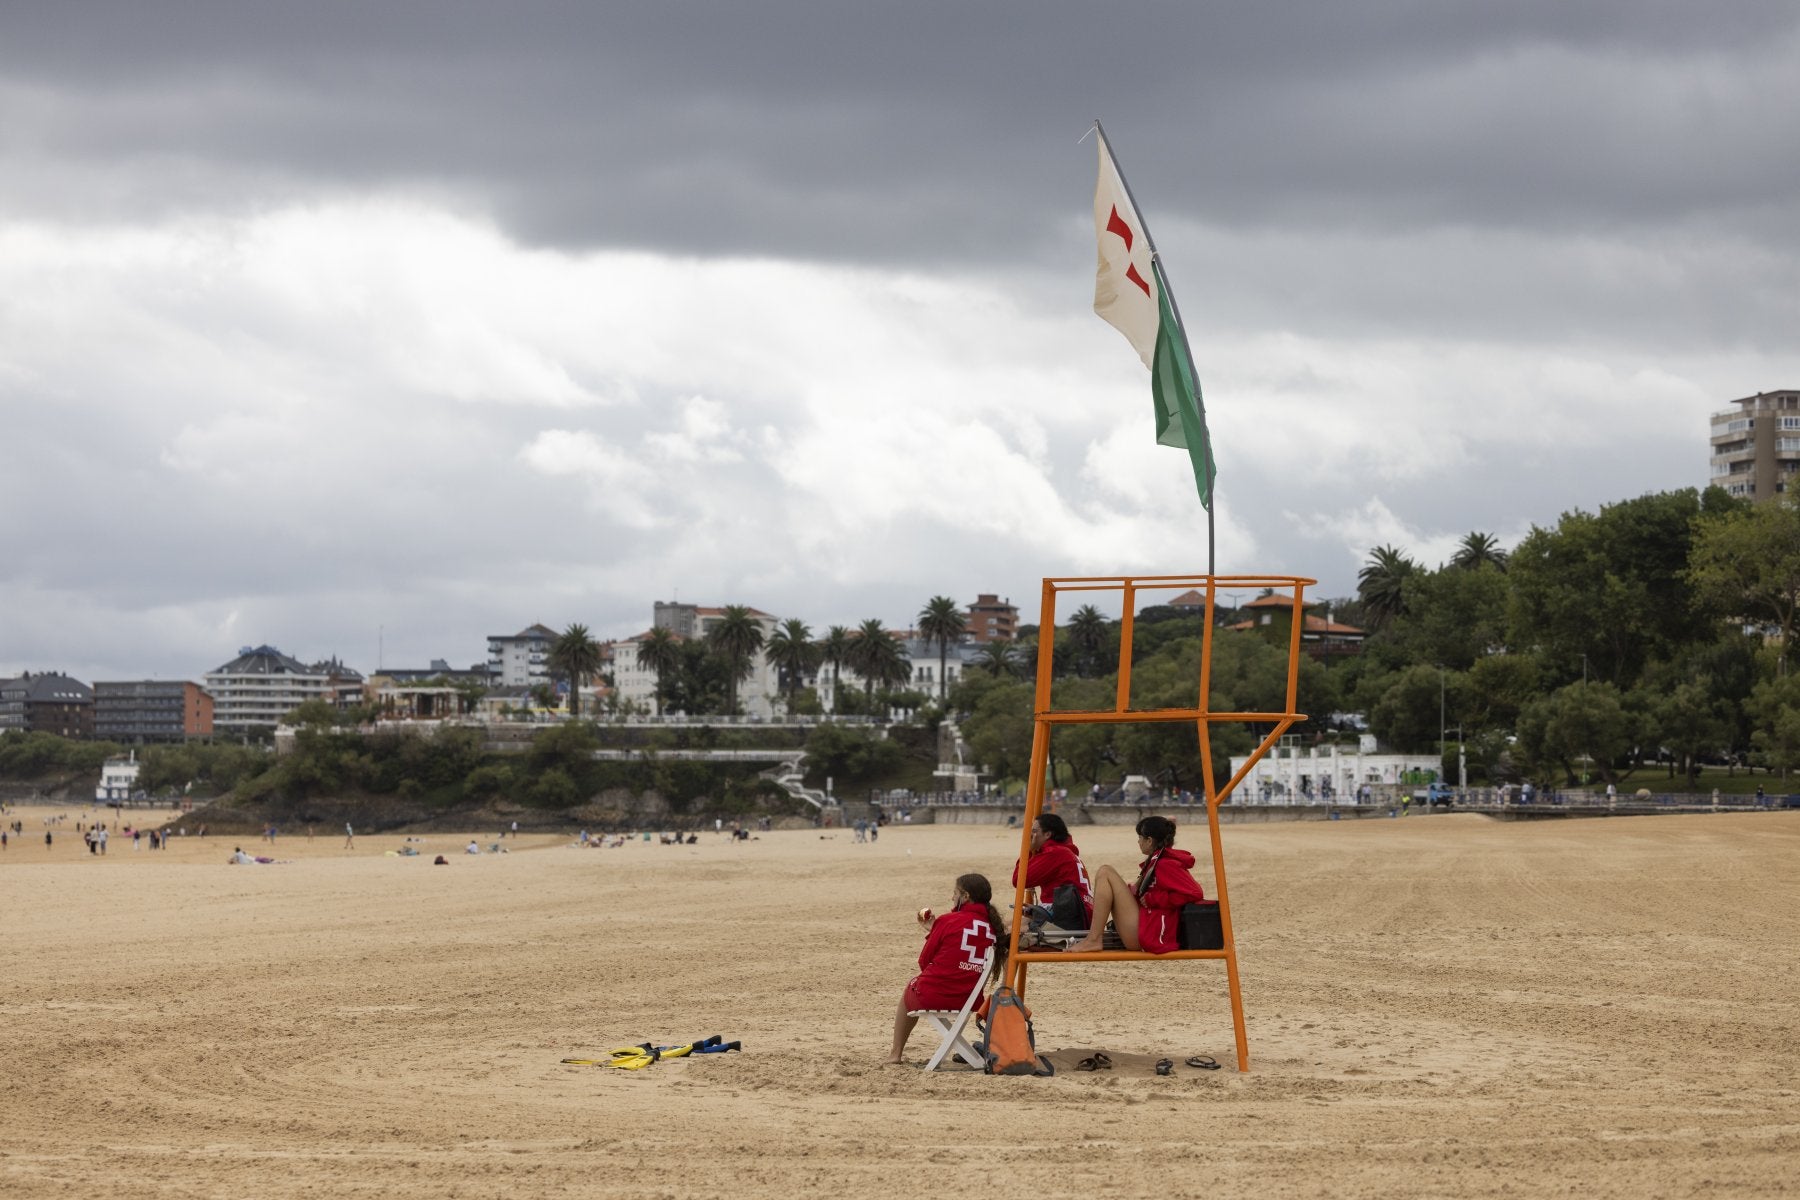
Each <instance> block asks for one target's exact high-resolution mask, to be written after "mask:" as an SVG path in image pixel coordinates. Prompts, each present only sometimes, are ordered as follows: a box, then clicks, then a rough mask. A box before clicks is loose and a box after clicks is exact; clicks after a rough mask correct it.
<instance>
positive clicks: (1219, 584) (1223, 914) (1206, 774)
mask: <svg viewBox="0 0 1800 1200" xmlns="http://www.w3.org/2000/svg"><path fill="white" fill-rule="evenodd" d="M1314 582H1315V581H1314V580H1311V579H1303V578H1300V577H1299V576H1288V575H1281V576H1277V575H1140V576H1111V577H1086V578H1061V579H1045V580H1044V592H1043V607H1042V616H1041V618H1040V619H1039V623H1038V661H1037V692H1036V699H1035V701H1034V703H1033V705H1032V708H1033V713H1034V725H1033V731H1032V741H1031V775H1030V778H1029V780H1028V781H1027V784H1026V790H1025V822H1024V831H1023V833H1022V835H1021V837H1020V842H1019V861H1020V862H1021V863H1022V862H1024V861H1025V860H1026V859H1027V858H1028V857H1029V856H1030V854H1031V823H1032V822H1033V821H1035V820H1036V819H1037V817H1038V814H1039V813H1040V812H1042V811H1043V809H1044V780H1045V777H1046V775H1047V774H1048V773H1049V772H1048V766H1049V760H1050V734H1051V731H1052V729H1053V728H1054V727H1055V726H1057V725H1075V724H1082V723H1088V722H1099V723H1105V724H1126V723H1129V722H1135V721H1192V722H1193V723H1194V726H1195V729H1196V731H1197V732H1198V734H1199V738H1200V770H1201V776H1202V778H1203V779H1204V780H1205V783H1206V823H1207V828H1208V831H1209V833H1210V834H1211V837H1212V863H1213V888H1214V891H1213V895H1214V896H1215V897H1216V898H1217V899H1218V902H1219V922H1220V924H1221V926H1222V927H1223V930H1224V935H1225V936H1224V948H1223V949H1220V950H1176V951H1172V952H1171V953H1168V954H1148V953H1145V952H1143V951H1137V950H1097V951H1093V952H1087V953H1079V954H1072V953H1066V952H1060V951H1042V950H1021V949H1019V927H1020V924H1021V922H1020V921H1018V920H1017V919H1015V920H1014V921H1013V928H1012V944H1011V947H1010V951H1011V953H1010V955H1009V957H1008V958H1007V968H1006V982H1007V983H1008V984H1010V985H1011V986H1012V987H1013V988H1014V989H1015V990H1017V991H1018V992H1020V993H1021V994H1023V992H1024V990H1025V976H1026V971H1027V969H1028V968H1029V967H1030V965H1031V964H1032V963H1066V962H1096V961H1106V962H1140V961H1150V962H1167V961H1169V960H1184V959H1223V960H1224V963H1225V975H1226V979H1227V980H1228V982H1229V984H1230V988H1231V1020H1232V1024H1233V1026H1234V1028H1235V1029H1236V1032H1237V1061H1238V1070H1240V1071H1247V1070H1249V1069H1250V1044H1249V1041H1248V1039H1247V1037H1246V1035H1245V1032H1244V1002H1243V993H1242V990H1241V988H1240V986H1239V981H1238V963H1237V940H1236V938H1235V936H1234V934H1233V931H1232V924H1231V896H1230V893H1229V892H1228V891H1227V890H1226V886H1225V848H1224V845H1223V843H1222V842H1221V841H1220V838H1219V805H1220V804H1222V803H1223V802H1224V801H1225V800H1226V798H1227V797H1229V796H1230V795H1231V792H1232V789H1233V788H1235V787H1237V785H1238V783H1239V782H1240V781H1242V779H1243V778H1244V776H1245V775H1246V774H1247V773H1248V772H1249V770H1250V768H1251V767H1252V766H1254V765H1255V764H1256V763H1257V761H1258V760H1260V759H1261V758H1262V757H1263V756H1264V755H1265V754H1267V753H1268V752H1269V750H1270V748H1271V747H1273V746H1274V745H1275V743H1276V742H1277V741H1278V740H1279V739H1280V738H1281V735H1282V734H1284V733H1286V732H1287V731H1288V729H1289V728H1290V727H1291V726H1292V725H1293V724H1294V722H1296V721H1303V720H1305V719H1306V714H1304V713H1299V712H1295V711H1294V704H1295V692H1296V688H1297V684H1298V679H1299V671H1300V631H1301V627H1302V625H1303V624H1304V617H1305V592H1306V589H1307V587H1309V586H1311V585H1312V584H1313V583H1314ZM1265 588H1266V589H1270V594H1271V595H1272V596H1274V597H1283V598H1286V599H1287V600H1288V602H1289V604H1290V605H1291V607H1289V609H1288V617H1289V620H1288V630H1287V692H1286V701H1285V709H1284V711H1282V712H1213V711H1211V704H1210V697H1211V694H1212V651H1213V638H1214V635H1215V632H1216V626H1215V623H1214V613H1215V608H1216V604H1217V599H1218V594H1219V593H1220V592H1221V591H1224V592H1226V593H1228V594H1229V593H1231V592H1236V591H1242V590H1249V589H1254V590H1256V591H1262V590H1263V589H1265ZM1187 589H1194V590H1197V591H1200V592H1201V593H1202V594H1204V596H1205V597H1206V606H1205V614H1206V622H1205V632H1204V634H1203V636H1202V641H1201V652H1200V678H1199V681H1198V684H1199V686H1198V691H1197V695H1196V702H1195V705H1194V707H1192V708H1169V709H1133V708H1132V707H1131V635H1132V625H1133V622H1134V619H1135V617H1136V611H1137V600H1138V596H1139V594H1140V593H1143V592H1160V591H1165V590H1168V591H1175V590H1187ZM1064 592H1118V593H1121V596H1122V600H1123V607H1124V615H1123V622H1122V624H1121V625H1120V628H1119V684H1118V691H1117V695H1116V698H1115V699H1114V702H1113V707H1112V708H1110V709H1101V710H1097V711H1094V710H1084V711H1057V710H1054V709H1052V708H1051V706H1050V685H1051V666H1052V663H1053V661H1054V655H1055V651H1056V637H1055V629H1056V600H1057V597H1058V596H1059V595H1061V594H1062V593H1064ZM1266 603H1267V602H1266V601H1265V605H1266ZM1264 611H1265V612H1267V611H1268V609H1267V608H1266V607H1265V609H1264ZM1239 722H1255V723H1258V724H1266V725H1269V726H1271V728H1270V730H1269V732H1268V733H1267V734H1266V735H1265V736H1264V737H1263V738H1262V740H1261V741H1260V742H1259V743H1258V744H1257V746H1256V749H1255V751H1254V752H1253V753H1252V754H1251V755H1250V758H1249V759H1248V761H1246V762H1245V763H1244V765H1243V766H1242V767H1240V768H1239V769H1238V771H1237V773H1236V774H1235V775H1233V776H1232V777H1231V778H1230V779H1228V780H1226V781H1225V783H1224V785H1223V786H1220V785H1219V783H1218V780H1217V779H1216V778H1215V775H1214V772H1213V762H1212V736H1211V729H1212V726H1214V725H1216V724H1220V723H1239ZM1018 876H1019V878H1018V883H1017V886H1016V888H1015V890H1014V895H1013V912H1014V913H1015V914H1017V913H1019V912H1021V911H1023V909H1024V905H1025V890H1026V889H1025V872H1023V871H1020V872H1019V873H1018Z"/></svg>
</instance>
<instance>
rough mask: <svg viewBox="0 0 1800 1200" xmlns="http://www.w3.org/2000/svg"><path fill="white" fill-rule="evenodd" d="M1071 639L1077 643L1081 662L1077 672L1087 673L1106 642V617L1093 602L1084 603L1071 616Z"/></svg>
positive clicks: (1078, 657) (1076, 656) (1078, 656)
mask: <svg viewBox="0 0 1800 1200" xmlns="http://www.w3.org/2000/svg"><path fill="white" fill-rule="evenodd" d="M1069 640H1070V641H1071V642H1073V643H1074V645H1075V659H1076V661H1077V662H1079V663H1080V664H1081V667H1080V668H1079V669H1078V670H1077V672H1076V673H1077V674H1079V675H1086V674H1087V673H1088V671H1089V670H1090V669H1091V668H1092V667H1093V665H1094V659H1095V658H1096V657H1097V656H1098V655H1099V653H1100V647H1102V646H1104V645H1105V644H1106V618H1105V617H1104V616H1102V615H1101V613H1100V610H1099V609H1097V608H1095V607H1094V606H1093V605H1091V604H1084V605H1082V606H1081V607H1080V608H1078V609H1076V610H1075V612H1074V614H1073V615H1072V616H1070V617H1069Z"/></svg>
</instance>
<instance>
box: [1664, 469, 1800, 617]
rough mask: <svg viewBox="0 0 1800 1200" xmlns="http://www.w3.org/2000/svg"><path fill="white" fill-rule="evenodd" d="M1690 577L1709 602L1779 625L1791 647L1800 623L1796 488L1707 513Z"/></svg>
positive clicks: (1738, 614)
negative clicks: (1759, 500) (1740, 505)
mask: <svg viewBox="0 0 1800 1200" xmlns="http://www.w3.org/2000/svg"><path fill="white" fill-rule="evenodd" d="M1687 577H1688V579H1689V580H1690V581H1691V582H1692V583H1693V585H1694V589H1695V592H1696V593H1697V594H1698V597H1699V599H1700V601H1701V602H1702V603H1703V604H1707V605H1710V606H1712V607H1714V608H1716V609H1717V610H1718V611H1720V612H1722V613H1726V614H1729V615H1731V616H1736V617H1740V618H1755V619H1758V620H1761V621H1766V622H1767V623H1768V624H1770V625H1772V626H1774V627H1775V628H1776V629H1777V630H1779V631H1780V633H1781V641H1782V646H1783V648H1784V650H1785V648H1786V646H1787V644H1788V643H1789V642H1791V641H1792V640H1793V636H1794V631H1795V628H1796V626H1797V625H1800V503H1796V500H1795V497H1794V494H1793V493H1791V492H1790V493H1786V494H1783V495H1779V496H1776V497H1775V498H1774V499H1773V500H1769V501H1767V502H1765V503H1762V504H1753V505H1748V506H1743V507H1736V506H1734V507H1728V508H1721V509H1720V510H1718V511H1715V512H1712V513H1708V514H1707V515H1705V516H1703V517H1701V518H1700V520H1699V523H1698V525H1697V526H1696V530H1695V536H1694V548H1693V555H1692V559H1691V563H1690V566H1689V568H1688V575H1687Z"/></svg>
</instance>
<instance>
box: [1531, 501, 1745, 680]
mask: <svg viewBox="0 0 1800 1200" xmlns="http://www.w3.org/2000/svg"><path fill="white" fill-rule="evenodd" d="M1716 491H1717V489H1708V492H1707V495H1706V497H1705V498H1704V499H1703V498H1702V497H1701V495H1700V494H1699V493H1697V492H1695V491H1694V489H1692V488H1686V489H1682V490H1680V491H1673V492H1658V493H1652V494H1650V495H1645V496H1639V497H1637V498H1636V499H1634V500H1625V501H1621V502H1620V503H1617V504H1608V505H1604V506H1602V507H1601V509H1600V511H1599V512H1598V513H1586V512H1582V511H1579V510H1577V511H1574V512H1568V513H1564V514H1563V516H1562V518H1561V519H1560V520H1559V521H1558V522H1557V525H1556V528H1555V529H1540V528H1533V529H1532V531H1531V532H1530V533H1529V534H1527V535H1526V537H1525V539H1524V540H1523V541H1521V542H1520V543H1519V545H1518V547H1517V548H1516V549H1514V551H1513V552H1512V556H1511V558H1510V559H1509V560H1508V565H1507V572H1506V574H1507V580H1508V582H1509V584H1510V594H1509V598H1508V607H1507V625H1508V634H1507V638H1506V641H1507V644H1508V645H1509V646H1511V647H1512V648H1513V649H1515V650H1518V651H1522V652H1525V653H1535V654H1537V655H1538V659H1539V664H1540V666H1541V667H1542V668H1543V670H1544V672H1545V676H1546V680H1547V682H1550V683H1567V682H1570V681H1572V680H1577V679H1580V678H1582V675H1583V663H1584V661H1585V663H1586V667H1587V674H1588V677H1589V678H1590V679H1597V680H1604V681H1608V682H1611V683H1614V684H1617V685H1618V686H1619V687H1620V688H1621V689H1626V688H1630V687H1632V686H1634V685H1635V684H1636V683H1637V681H1638V678H1639V676H1640V675H1641V674H1642V673H1643V671H1644V668H1645V667H1646V666H1647V665H1648V664H1649V663H1650V662H1652V661H1654V660H1656V659H1659V658H1660V659H1671V658H1674V657H1676V656H1678V655H1679V654H1680V653H1682V652H1683V650H1684V649H1685V648H1687V647H1689V646H1692V645H1693V644H1695V643H1700V642H1710V641H1712V640H1713V639H1714V638H1715V637H1716V622H1717V618H1718V615H1719V614H1718V613H1716V612H1715V611H1710V610H1708V609H1707V608H1706V607H1705V606H1703V605H1697V604H1696V603H1695V598H1696V597H1695V594H1694V592H1693V589H1692V588H1691V586H1690V584H1689V581H1688V557H1689V551H1690V548H1691V547H1692V545H1693V541H1694V529H1695V526H1696V518H1697V517H1700V516H1702V515H1706V514H1708V513H1710V512H1712V511H1715V508H1714V507H1709V506H1715V505H1716V503H1717V499H1722V496H1721V497H1719V498H1715V496H1714V493H1715V492H1716Z"/></svg>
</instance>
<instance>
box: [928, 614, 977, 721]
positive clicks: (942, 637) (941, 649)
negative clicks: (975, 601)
mask: <svg viewBox="0 0 1800 1200" xmlns="http://www.w3.org/2000/svg"><path fill="white" fill-rule="evenodd" d="M968 623H969V622H968V618H967V617H965V616H963V611H962V609H961V608H959V607H958V606H957V603H956V601H954V600H952V599H951V598H950V597H948V596H933V597H932V598H931V599H930V600H927V601H926V602H925V607H924V608H922V609H920V610H919V633H920V634H921V635H922V636H923V637H924V638H925V641H926V642H927V643H930V642H936V643H937V646H938V703H939V704H940V705H941V704H943V702H944V687H945V678H944V668H945V664H946V663H947V662H948V660H949V653H950V643H951V642H960V641H962V636H963V630H964V629H966V628H967V627H968Z"/></svg>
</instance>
